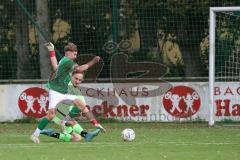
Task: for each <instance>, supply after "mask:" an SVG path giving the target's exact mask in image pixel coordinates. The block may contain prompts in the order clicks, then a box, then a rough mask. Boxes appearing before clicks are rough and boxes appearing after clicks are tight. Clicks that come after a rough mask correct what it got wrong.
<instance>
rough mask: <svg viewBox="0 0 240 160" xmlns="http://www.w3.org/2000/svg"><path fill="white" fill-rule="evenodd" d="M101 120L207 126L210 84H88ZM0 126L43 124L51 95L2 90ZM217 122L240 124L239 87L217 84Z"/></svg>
mask: <svg viewBox="0 0 240 160" xmlns="http://www.w3.org/2000/svg"><path fill="white" fill-rule="evenodd" d="M79 90H80V91H81V93H82V95H83V96H84V98H85V101H86V104H87V106H88V107H89V108H90V110H91V111H92V112H93V114H94V115H96V116H103V117H105V118H117V119H121V120H126V121H128V120H133V121H163V122H169V121H170V122H171V121H193V120H205V121H207V120H208V117H209V112H208V110H209V106H208V102H209V93H208V83H204V82H187V83H183V82H179V83H141V84H140V83H113V84H112V83H84V84H82V85H81V87H80V88H79ZM0 94H1V96H0V103H1V105H0V122H5V121H14V120H16V119H21V118H23V117H27V116H29V117H36V118H41V117H43V116H45V115H46V113H47V110H48V92H47V90H45V89H44V85H41V84H29V85H27V84H11V85H0ZM214 94H215V104H214V114H215V120H224V119H231V120H239V117H240V98H239V94H240V85H239V83H234V82H231V83H216V86H215V89H214Z"/></svg>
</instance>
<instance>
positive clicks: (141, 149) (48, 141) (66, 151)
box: [0, 123, 240, 160]
mask: <svg viewBox="0 0 240 160" xmlns="http://www.w3.org/2000/svg"><path fill="white" fill-rule="evenodd" d="M103 125H104V126H105V127H106V128H107V130H108V132H107V133H105V134H100V135H99V136H98V137H96V138H95V139H94V140H93V141H92V142H84V141H81V142H78V143H66V142H61V141H59V140H56V139H54V138H50V137H46V136H40V138H41V143H40V144H33V143H32V142H30V140H29V137H30V135H31V132H32V131H33V130H34V129H35V127H36V126H37V124H30V123H5V124H0V160H73V159H75V160H76V159H79V160H113V159H115V160H126V159H130V160H162V159H163V160H226V159H229V160H238V159H240V151H239V149H240V129H239V128H236V127H235V128H234V127H213V128H209V127H207V124H205V123H185V124H181V123H179V124H176V123H105V124H103ZM50 127H53V125H52V124H51V125H50ZM83 127H85V128H87V129H91V128H92V126H91V125H90V124H89V123H83ZM127 127H129V128H133V129H134V131H135V132H136V139H135V141H133V142H124V141H122V140H121V138H120V134H121V131H122V130H123V129H124V128H127Z"/></svg>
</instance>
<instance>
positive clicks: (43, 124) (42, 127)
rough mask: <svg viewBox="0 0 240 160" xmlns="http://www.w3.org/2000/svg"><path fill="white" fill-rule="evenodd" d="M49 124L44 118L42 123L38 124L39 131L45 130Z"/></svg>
mask: <svg viewBox="0 0 240 160" xmlns="http://www.w3.org/2000/svg"><path fill="white" fill-rule="evenodd" d="M48 123H49V120H48V119H47V118H46V117H44V118H43V119H42V120H41V122H40V123H39V124H38V129H40V130H43V129H44V128H45V127H46V126H47V125H48Z"/></svg>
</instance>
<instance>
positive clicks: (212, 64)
mask: <svg viewBox="0 0 240 160" xmlns="http://www.w3.org/2000/svg"><path fill="white" fill-rule="evenodd" d="M209 39H210V47H209V48H210V52H209V89H210V105H209V107H210V108H209V110H210V115H209V125H213V124H214V122H215V121H222V120H227V119H228V118H231V119H234V118H236V117H238V116H239V115H238V114H239V110H240V109H238V108H239V107H238V105H236V104H239V102H240V99H239V93H240V92H239V91H240V90H239V89H238V86H239V80H240V55H239V54H240V7H212V8H210V31H209Z"/></svg>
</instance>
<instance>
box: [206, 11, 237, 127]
mask: <svg viewBox="0 0 240 160" xmlns="http://www.w3.org/2000/svg"><path fill="white" fill-rule="evenodd" d="M209 11H210V15H209V16H210V21H209V23H210V24H209V96H210V98H209V120H208V124H209V126H213V125H214V123H215V120H214V84H215V74H216V72H215V58H216V48H215V47H216V43H215V40H216V14H217V13H219V12H234V11H240V7H210V9H209Z"/></svg>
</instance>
